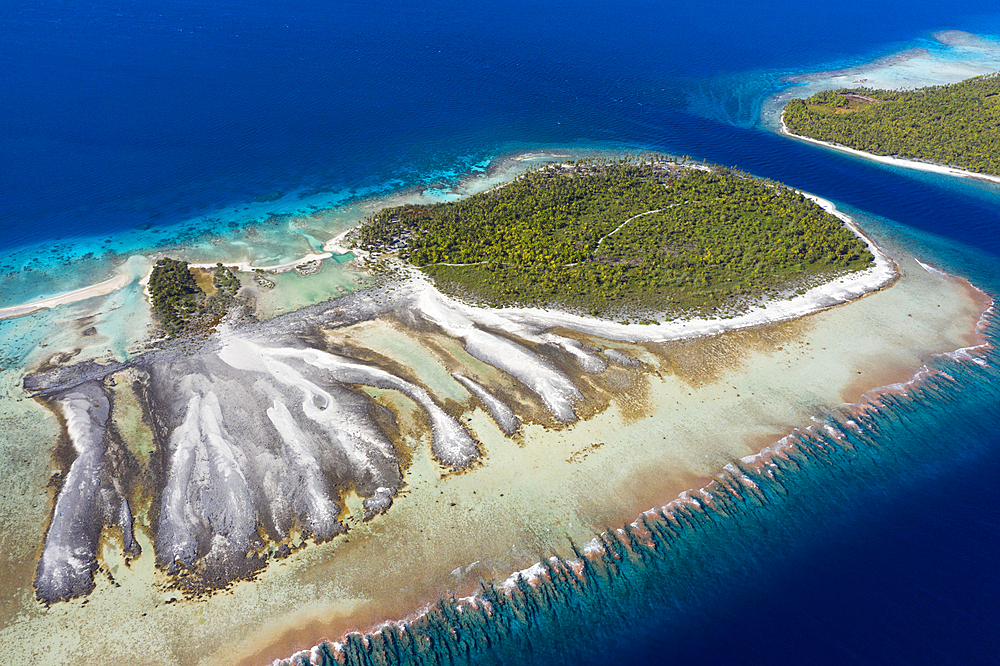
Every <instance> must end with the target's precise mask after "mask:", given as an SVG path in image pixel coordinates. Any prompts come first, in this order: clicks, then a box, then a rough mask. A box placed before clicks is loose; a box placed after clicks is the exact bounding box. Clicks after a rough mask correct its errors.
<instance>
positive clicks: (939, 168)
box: [779, 112, 1000, 184]
mask: <svg viewBox="0 0 1000 666" xmlns="http://www.w3.org/2000/svg"><path fill="white" fill-rule="evenodd" d="M779 134H782V135H784V136H787V137H789V138H790V139H795V140H796V141H804V142H806V143H811V144H814V145H817V146H823V147H825V148H831V149H833V150H837V151H840V152H842V153H847V154H849V155H854V156H855V157H861V158H864V159H866V160H871V161H872V162H879V163H880V164H888V165H890V166H897V167H903V168H905V169H915V170H917V171H927V172H930V173H936V174H941V175H945V176H953V177H955V178H972V179H975V180H983V181H988V182H991V183H997V184H1000V176H993V175H990V174H984V173H976V172H975V171H968V170H966V169H959V168H957V167H949V166H945V165H943V164H934V163H933V162H918V161H916V160H907V159H903V158H900V157H890V156H888V155H876V154H874V153H866V152H865V151H863V150H857V149H855V148H848V147H847V146H841V145H839V144H836V143H830V142H829V141H822V140H820V139H814V138H812V137H808V136H802V135H801V134H794V133H792V132H791V131H789V129H788V127H787V126H786V125H785V114H784V112H782V114H781V129H780V131H779Z"/></svg>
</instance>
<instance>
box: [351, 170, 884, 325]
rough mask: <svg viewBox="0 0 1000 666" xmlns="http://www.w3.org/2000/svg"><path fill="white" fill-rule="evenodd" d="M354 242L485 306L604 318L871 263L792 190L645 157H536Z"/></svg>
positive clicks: (749, 294) (671, 309) (751, 297)
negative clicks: (525, 166)
mask: <svg viewBox="0 0 1000 666" xmlns="http://www.w3.org/2000/svg"><path fill="white" fill-rule="evenodd" d="M354 242H355V243H356V245H357V246H358V247H361V248H362V249H366V250H368V251H371V252H375V253H379V252H383V251H387V250H391V249H394V248H395V249H399V250H400V254H401V256H402V257H403V258H404V259H406V260H408V261H409V262H410V263H412V264H414V265H416V266H419V267H421V268H422V270H424V271H425V272H426V273H428V274H429V275H431V276H432V277H433V278H435V280H436V281H437V283H438V285H439V286H440V287H441V288H443V289H444V290H445V291H449V292H452V293H462V294H464V295H466V296H468V297H471V298H473V299H475V300H479V301H481V302H484V303H486V304H490V305H515V304H522V305H523V304H528V305H548V304H552V305H560V306H567V307H570V308H573V309H577V310H583V311H586V312H589V313H591V314H595V315H599V316H616V317H617V316H621V315H623V314H624V315H626V316H628V315H630V314H631V315H634V314H636V313H643V314H644V315H646V314H652V313H664V312H666V313H674V314H679V313H680V312H689V311H691V310H714V309H717V308H722V309H723V310H724V311H727V312H728V311H731V310H733V309H734V308H735V309H740V308H741V307H743V306H746V305H748V304H750V303H753V302H756V301H758V300H760V298H761V297H763V296H766V295H774V294H775V293H778V292H781V291H782V290H787V289H789V288H790V287H791V286H792V285H796V286H799V287H800V286H802V285H804V284H806V283H809V282H814V281H816V280H818V279H820V278H826V277H830V276H832V275H835V274H837V273H840V272H845V271H852V270H859V269H863V268H865V267H867V266H868V265H869V263H870V262H871V261H872V259H873V257H872V256H871V254H870V253H869V252H868V250H867V248H866V246H865V243H864V241H862V240H861V239H859V238H858V237H857V236H856V235H855V234H853V233H852V232H851V231H850V230H848V229H846V228H845V227H844V225H843V223H842V222H841V221H840V220H839V219H838V218H837V217H835V216H833V215H830V214H829V213H826V212H825V211H823V210H822V209H821V208H820V207H819V206H817V205H816V204H815V203H813V202H812V201H809V200H808V199H806V198H805V197H803V196H802V195H801V194H800V193H798V192H796V191H794V190H791V189H788V188H786V187H784V186H782V185H780V184H778V183H774V182H771V181H764V180H760V179H756V178H753V177H751V176H749V175H748V174H745V173H742V172H739V171H735V170H730V169H726V168H723V167H715V168H712V169H700V168H684V167H680V166H679V165H677V164H675V163H673V162H672V161H670V160H667V159H664V158H659V157H655V156H653V157H650V156H645V157H641V158H628V159H616V160H607V159H604V160H581V161H578V162H574V163H566V164H553V165H545V166H542V167H539V168H537V169H535V170H533V171H530V172H528V173H526V174H525V175H523V176H521V177H519V178H517V179H516V180H514V181H513V182H511V183H508V184H506V185H504V186H501V187H498V188H495V189H493V190H490V191H487V192H482V193H480V194H476V195H473V196H471V197H468V198H466V199H463V200H461V201H457V202H452V203H442V204H437V205H432V206H401V207H394V208H388V209H385V210H382V211H379V212H378V213H376V214H374V215H371V216H369V217H368V218H367V219H366V220H365V222H364V223H363V224H362V226H361V227H359V229H358V230H357V232H356V233H355V237H354Z"/></svg>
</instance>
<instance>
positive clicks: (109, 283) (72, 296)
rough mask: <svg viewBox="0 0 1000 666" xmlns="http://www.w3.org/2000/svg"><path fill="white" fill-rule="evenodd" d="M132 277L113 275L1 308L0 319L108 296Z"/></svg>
mask: <svg viewBox="0 0 1000 666" xmlns="http://www.w3.org/2000/svg"><path fill="white" fill-rule="evenodd" d="M131 281H132V278H131V277H130V276H128V275H119V276H117V277H113V278H111V279H110V280H105V281H104V282H98V283H97V284H92V285H90V286H89V287H84V288H82V289H76V290H75V291H69V292H66V293H65V294H59V295H58V296H53V297H51V298H45V299H42V300H40V301H35V302H33V303H25V304H24V305H13V306H11V307H7V308H0V319H9V318H11V317H22V316H24V315H27V314H31V313H32V312H37V311H38V310H42V309H45V308H54V307H56V306H58V305H66V304H68V303H76V302H77V301H83V300H86V299H88V298H93V297H94V296H106V295H108V294H110V293H111V292H113V291H115V290H118V289H121V288H122V287H124V286H125V285H127V284H128V283H129V282H131Z"/></svg>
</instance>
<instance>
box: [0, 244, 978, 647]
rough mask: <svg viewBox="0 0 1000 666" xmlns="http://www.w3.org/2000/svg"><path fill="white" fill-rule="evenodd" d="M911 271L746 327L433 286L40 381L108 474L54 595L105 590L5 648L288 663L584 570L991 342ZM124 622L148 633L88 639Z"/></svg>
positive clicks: (99, 476) (51, 536) (65, 489)
mask: <svg viewBox="0 0 1000 666" xmlns="http://www.w3.org/2000/svg"><path fill="white" fill-rule="evenodd" d="M880 256H881V253H880ZM895 261H896V263H897V264H898V267H899V272H900V273H901V278H900V281H899V282H898V283H896V284H895V285H894V286H893V287H891V288H889V289H884V290H882V291H876V292H874V293H871V294H870V295H869V296H867V297H866V298H862V299H860V300H856V301H854V302H851V303H850V304H849V305H846V306H843V307H832V308H831V307H829V306H832V305H836V304H837V303H843V302H845V301H847V300H850V299H852V298H856V297H857V296H858V295H861V294H863V293H867V292H869V291H870V290H871V287H872V286H873V285H877V284H888V283H891V281H892V280H893V279H894V275H895V269H894V268H893V267H892V263H891V262H888V260H886V261H884V262H883V263H882V264H881V266H882V268H881V270H883V271H886V272H883V273H882V274H881V275H882V277H880V278H878V280H876V281H875V282H874V283H873V282H871V281H870V280H871V279H872V276H871V275H869V276H868V279H869V282H868V283H867V284H868V287H867V288H865V289H862V290H861V291H860V292H859V291H851V289H850V288H849V287H847V286H845V287H844V288H845V289H846V290H847V291H845V292H844V294H843V295H842V296H841V298H840V299H839V300H838V299H837V298H834V297H833V296H832V295H831V293H830V292H829V291H826V292H821V293H820V294H814V295H811V296H810V295H809V294H806V295H803V296H800V297H798V299H799V300H798V302H799V305H800V306H805V308H806V310H805V311H806V312H808V311H813V312H815V311H816V310H817V308H819V309H822V308H823V307H826V308H827V309H825V310H822V311H820V312H815V314H812V315H809V316H806V317H803V318H799V319H794V320H789V317H792V316H795V312H794V310H784V309H783V308H786V307H793V306H794V303H795V302H796V299H793V300H792V301H785V302H782V303H779V304H777V305H776V306H775V307H776V308H777V309H776V310H775V309H772V310H771V311H770V312H769V313H767V316H765V317H763V318H760V316H758V319H756V321H753V320H751V321H749V322H746V324H745V325H744V328H742V329H740V330H729V332H726V330H727V328H728V329H733V328H735V327H736V326H738V325H739V324H740V322H734V321H731V320H722V321H716V322H701V323H699V322H698V321H697V320H695V321H687V322H674V323H672V324H671V326H672V328H671V327H670V326H668V325H666V324H664V325H661V326H660V327H658V326H644V325H640V324H632V325H628V326H624V325H621V324H613V323H610V322H601V321H600V320H593V319H588V318H585V317H577V316H568V315H564V314H560V313H558V312H554V311H550V312H546V311H542V310H531V309H522V310H518V309H501V310H487V309H482V308H473V307H471V306H467V305H463V304H461V303H458V302H455V301H453V300H451V299H448V298H446V297H444V296H443V295H441V294H439V293H438V292H437V291H436V290H434V289H433V288H432V287H431V285H429V284H428V283H427V282H426V281H423V280H422V279H421V278H420V277H419V276H416V275H413V276H411V277H409V278H408V279H407V280H405V281H401V282H387V283H385V284H384V285H383V286H382V287H380V288H378V289H372V290H369V291H366V292H360V293H356V294H354V295H351V296H344V297H341V298H338V299H335V300H333V301H330V302H329V303H321V304H318V305H314V306H310V307H307V308H303V309H301V310H298V311H296V312H293V313H290V314H287V315H281V316H278V317H274V318H272V319H269V320H266V321H263V322H260V321H256V320H254V319H253V318H250V317H247V318H243V319H241V318H239V317H238V316H233V317H232V318H231V319H230V320H228V321H227V323H226V324H225V325H224V326H222V327H221V328H220V329H219V331H218V332H217V333H216V334H215V335H212V336H210V337H208V338H205V339H201V340H195V341H191V340H188V341H183V342H177V343H174V344H172V345H168V346H166V347H165V348H163V349H159V350H155V351H152V352H149V353H146V354H140V355H138V356H136V357H135V358H132V359H130V360H126V361H122V362H115V363H107V362H104V363H86V364H75V365H73V364H69V365H67V364H63V365H56V366H54V367H51V368H48V369H43V370H41V371H39V372H37V373H35V374H34V375H32V376H30V377H29V378H28V379H27V380H26V386H27V388H29V389H30V390H31V391H32V392H34V393H35V394H36V395H37V396H38V399H39V400H43V401H45V402H46V403H47V404H48V405H49V407H50V408H51V409H52V410H53V411H54V412H56V413H59V414H62V415H63V419H64V420H65V423H66V430H65V434H64V437H65V438H66V439H65V440H64V442H65V443H64V444H63V446H64V447H65V446H72V447H73V448H74V449H75V450H79V451H92V452H93V453H81V454H80V455H77V456H74V455H67V456H66V457H65V460H66V464H65V467H66V469H65V470H64V471H63V472H61V474H65V475H66V477H67V478H69V477H70V476H74V478H88V479H90V483H89V484H84V485H80V484H76V483H74V484H72V488H71V487H70V485H69V484H66V483H63V484H58V483H57V484H56V485H55V490H56V491H58V492H55V493H54V495H53V497H54V500H53V501H54V507H55V513H54V514H53V520H52V522H51V523H50V525H49V529H48V533H47V535H46V539H45V547H44V549H43V550H42V557H41V558H40V562H44V563H45V565H44V566H42V565H41V564H40V565H39V567H38V569H37V570H36V571H35V581H36V585H37V588H36V593H37V594H38V595H39V596H41V597H42V598H50V599H52V600H55V599H58V598H65V597H74V596H77V595H80V594H84V593H86V592H88V591H90V590H92V591H90V592H89V594H88V595H86V596H84V597H79V598H77V599H76V600H75V601H70V602H68V603H61V604H57V605H54V606H52V608H50V609H49V610H47V611H43V610H40V609H39V608H37V607H33V606H31V604H30V603H29V604H27V606H24V607H22V608H23V610H22V615H21V616H20V619H19V620H18V621H16V622H13V623H12V624H10V625H9V626H8V627H7V628H5V629H4V633H5V634H6V636H7V639H12V640H13V637H14V636H15V635H18V634H20V632H30V633H32V634H33V635H48V634H46V633H45V632H47V631H48V630H47V629H46V627H47V626H50V623H51V622H58V621H60V620H59V618H61V617H73V618H74V619H73V629H72V630H71V631H70V632H69V633H68V634H67V633H61V634H53V638H52V639H51V640H50V641H49V642H48V643H46V644H45V645H42V646H40V650H45V651H46V652H48V653H52V654H54V653H56V652H60V653H62V654H63V655H64V657H63V658H64V659H68V660H69V661H71V662H73V661H75V662H79V663H82V662H86V661H87V660H88V659H95V658H102V655H106V654H108V652H107V651H108V650H115V651H116V653H117V654H125V655H129V658H131V659H132V660H133V661H134V662H135V663H144V662H143V657H142V654H147V655H149V654H155V655H156V659H155V661H156V662H157V663H164V662H166V663H179V664H180V663H184V664H187V663H215V662H216V661H217V660H219V659H221V658H223V657H222V656H223V655H225V658H226V660H228V661H231V662H239V661H240V655H242V656H243V657H245V658H246V662H245V663H261V662H262V661H265V660H267V659H273V658H278V657H282V656H287V655H288V654H291V653H292V652H293V651H295V650H297V649H301V648H304V647H308V646H310V645H313V644H316V643H318V642H319V641H320V640H321V639H323V638H330V637H334V638H335V637H337V636H340V635H342V634H343V633H344V632H345V631H348V630H364V629H367V628H369V627H371V626H372V625H374V624H377V623H378V622H381V621H385V620H390V619H396V618H399V617H400V616H401V615H405V614H406V613H407V612H408V611H409V609H415V608H419V607H420V606H422V605H423V604H425V603H428V602H431V601H433V600H435V599H437V598H439V597H440V596H441V595H443V594H446V592H447V590H455V591H457V592H462V593H468V592H471V591H472V590H473V589H474V588H475V586H476V585H477V584H478V581H479V580H480V579H485V580H494V581H501V580H504V579H505V578H506V577H507V576H508V575H509V573H510V572H511V571H516V570H518V569H522V568H525V567H528V566H530V565H531V564H533V563H534V562H536V561H537V560H538V555H539V554H540V553H548V552H556V553H560V554H563V555H564V556H567V557H569V556H572V550H571V547H570V545H569V544H570V540H572V541H573V542H575V543H578V544H583V543H586V542H587V541H588V540H589V539H591V538H592V537H593V535H594V534H598V533H601V532H602V531H603V530H604V529H605V528H606V527H607V526H608V525H620V524H623V523H625V522H630V521H632V520H633V519H634V518H635V516H636V515H638V514H639V513H641V512H642V511H645V510H646V509H648V508H649V507H651V506H658V505H662V504H664V503H666V502H668V501H670V500H671V499H672V498H673V497H676V495H677V494H678V493H680V492H682V491H684V490H686V489H689V488H695V487H699V486H700V485H702V484H703V483H705V482H706V480H708V479H710V478H712V476H713V475H714V474H716V473H718V472H719V470H721V469H722V468H723V467H724V466H725V465H726V464H727V463H729V462H731V461H733V460H738V459H740V458H742V457H745V456H748V455H752V454H754V453H756V452H758V451H759V450H760V449H761V448H763V447H764V446H766V445H767V444H768V443H770V442H773V441H774V440H775V439H777V438H780V437H782V436H784V434H786V433H787V432H788V431H789V430H790V429H791V428H794V427H796V426H800V425H802V424H803V423H808V421H809V419H810V418H811V417H813V416H815V415H816V414H817V413H820V414H821V413H823V411H824V410H825V409H829V408H832V407H834V406H836V405H839V404H841V403H842V402H844V401H856V400H858V399H859V398H860V396H861V394H862V393H863V392H864V391H867V390H868V389H871V388H874V387H876V386H881V385H885V384H887V383H892V382H895V381H900V380H905V379H907V378H909V377H910V376H912V375H913V373H914V372H917V371H918V370H919V368H920V367H921V366H922V365H923V363H924V362H925V361H926V360H927V359H928V358H929V357H931V356H933V355H934V354H937V353H943V352H948V351H952V350H954V349H958V348H961V347H965V346H970V345H972V344H975V340H974V339H973V338H974V336H973V335H972V332H973V331H974V330H975V327H976V322H978V321H979V318H980V316H981V314H982V312H983V309H984V308H985V307H986V305H985V304H984V302H983V300H982V298H981V297H979V296H976V294H975V292H974V290H970V289H969V288H968V286H967V284H966V283H964V282H963V281H961V280H957V279H954V278H950V277H948V276H945V275H942V274H940V273H938V272H935V271H932V270H928V269H927V268H925V267H923V266H921V265H920V264H918V263H916V262H915V261H913V260H911V259H908V258H906V257H905V256H897V257H895ZM852 294H853V295H852ZM789 304H792V305H789ZM798 314H799V315H801V314H802V311H800V312H798ZM768 317H770V319H768ZM754 323H756V326H749V327H746V326H747V325H749V324H754ZM970 336H972V337H970ZM824 406H825V407H824ZM70 423H72V424H74V426H73V427H72V428H70V427H69V424H70ZM321 444H322V445H321ZM100 451H103V454H101V455H103V458H101V460H102V461H103V462H100V463H97V462H95V460H96V459H97V458H98V457H99V456H98V452H100ZM78 463H79V465H78ZM76 488H79V489H80V490H79V492H77V491H76V490H74V489H76ZM60 507H65V508H66V509H67V510H69V511H75V512H76V514H75V515H76V517H77V518H81V519H83V523H82V524H86V525H89V527H88V529H87V530H85V531H84V532H83V533H82V536H79V537H78V538H77V537H74V538H73V539H71V538H69V537H70V535H71V534H74V533H73V532H64V531H63V526H64V525H65V524H67V521H62V520H57V517H59V516H62V515H63V514H64V513H65V512H64V511H61V510H60ZM390 507H391V508H390ZM386 509H388V510H386ZM126 513H130V515H131V516H132V519H133V520H132V523H131V524H129V522H128V520H126V519H125V518H124V515H125V514H126ZM66 515H70V514H66ZM129 530H131V536H132V540H131V541H129V539H128V538H127V536H128V534H129ZM74 539H75V540H74ZM154 554H155V562H154ZM154 564H155V566H154ZM58 572H62V575H60V574H59V573H58ZM250 577H252V578H253V580H252V581H248V580H245V579H246V578H250ZM220 590H221V591H220ZM143 614H145V615H143ZM98 616H101V617H102V621H105V620H106V618H107V617H118V618H121V619H122V620H123V621H124V620H126V619H127V625H128V627H129V629H128V632H127V633H126V634H118V637H117V638H115V636H113V635H112V636H109V635H106V633H105V634H102V637H103V638H104V639H105V640H104V641H103V643H102V645H100V646H97V645H93V644H88V643H86V642H79V641H77V640H76V639H75V638H73V636H77V635H82V634H78V633H77V632H88V631H90V632H92V631H97V629H96V628H93V625H92V624H91V623H92V622H96V621H97V618H98ZM199 617H202V618H206V621H205V622H204V623H202V622H201V621H200V620H198V618H199ZM88 618H89V619H88ZM208 618H211V619H208ZM165 626H170V627H173V628H174V631H173V632H163V631H162V628H163V627H165ZM7 639H5V640H7ZM70 643H73V645H72V646H71V645H70ZM140 645H141V646H144V648H143V650H142V651H141V652H140V651H139V650H138V646H140ZM150 646H154V647H152V648H151V647H150ZM63 650H65V652H63ZM146 650H148V652H146ZM39 654H42V652H41V651H40V652H39ZM165 655H167V657H166V658H165ZM206 655H207V656H206Z"/></svg>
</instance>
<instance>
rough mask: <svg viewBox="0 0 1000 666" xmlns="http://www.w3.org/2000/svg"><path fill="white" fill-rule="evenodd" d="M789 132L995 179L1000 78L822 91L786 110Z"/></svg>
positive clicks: (999, 157)
mask: <svg viewBox="0 0 1000 666" xmlns="http://www.w3.org/2000/svg"><path fill="white" fill-rule="evenodd" d="M784 120H785V125H786V126H787V127H788V130H789V131H790V132H792V133H793V134H800V135H802V136H807V137H811V138H814V139H820V140H822V141H829V142H831V143H836V144H840V145H842V146H847V147H848V148H854V149H856V150H863V151H865V152H868V153H873V154H875V155H890V156H894V157H902V158H906V159H911V160H922V161H927V162H934V163H936V164H944V165H947V166H954V167H959V168H962V169H967V170H969V171H975V172H977V173H985V174H994V175H1000V76H998V75H997V74H990V75H986V76H979V77H975V78H972V79H967V80H965V81H961V82H960V83H955V84H952V85H947V86H933V87H929V88H920V89H917V90H871V89H868V88H856V89H852V90H846V89H844V90H836V91H832V90H831V91H824V92H820V93H816V94H815V95H813V96H812V97H809V98H808V99H805V100H801V99H792V100H789V102H788V104H787V105H785V112H784Z"/></svg>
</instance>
